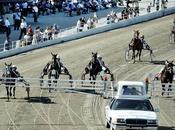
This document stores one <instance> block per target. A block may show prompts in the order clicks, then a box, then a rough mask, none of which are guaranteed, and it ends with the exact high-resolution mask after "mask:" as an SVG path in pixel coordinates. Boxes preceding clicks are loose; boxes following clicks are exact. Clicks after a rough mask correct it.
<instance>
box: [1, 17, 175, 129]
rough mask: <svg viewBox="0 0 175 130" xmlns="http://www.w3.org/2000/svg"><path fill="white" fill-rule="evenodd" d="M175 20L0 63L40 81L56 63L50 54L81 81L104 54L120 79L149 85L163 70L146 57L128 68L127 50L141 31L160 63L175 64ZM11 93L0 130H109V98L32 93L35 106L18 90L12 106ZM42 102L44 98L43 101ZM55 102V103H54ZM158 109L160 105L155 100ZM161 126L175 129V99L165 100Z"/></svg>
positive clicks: (52, 48) (110, 34)
mask: <svg viewBox="0 0 175 130" xmlns="http://www.w3.org/2000/svg"><path fill="white" fill-rule="evenodd" d="M174 17H175V15H171V16H167V17H164V18H161V19H157V20H154V21H150V22H146V23H143V24H138V25H135V26H131V27H127V28H123V29H118V30H114V31H110V32H106V33H103V34H99V35H95V36H91V37H87V38H83V39H80V40H76V41H71V42H67V43H64V44H60V45H56V46H52V47H48V48H43V49H40V50H35V51H32V52H28V53H25V54H21V55H18V56H14V57H11V58H7V59H2V60H0V67H1V68H2V67H3V66H4V63H5V62H7V63H10V62H12V63H13V64H15V65H16V66H18V70H19V71H20V72H21V73H22V75H24V76H25V77H39V75H40V72H41V70H42V69H43V67H44V66H45V65H46V63H47V62H48V61H49V60H50V59H51V55H50V52H53V53H58V54H59V55H60V56H61V59H62V61H63V63H64V65H65V66H66V67H67V68H68V69H69V71H70V73H71V74H72V75H73V78H74V79H80V77H81V73H82V71H83V69H84V67H85V66H86V65H87V63H88V61H89V60H90V57H91V52H98V53H99V54H100V55H101V56H102V57H103V59H104V61H105V63H106V64H108V66H109V68H110V69H111V70H112V72H113V73H114V74H115V78H116V79H117V80H143V79H144V77H145V76H146V75H147V74H148V73H156V72H158V71H159V70H160V68H161V67H162V66H161V65H155V64H152V63H150V62H149V55H148V52H144V54H143V57H142V60H143V61H142V62H137V63H135V64H132V63H126V62H125V59H124V51H125V48H126V47H127V45H128V42H129V41H130V39H131V38H132V35H133V30H134V29H139V30H140V32H141V34H144V35H145V39H146V41H147V42H148V43H149V44H150V46H151V47H152V48H153V50H154V55H155V56H156V57H154V60H155V61H162V60H166V59H168V60H170V59H175V57H174V52H175V44H168V35H169V32H170V29H171V25H172V21H173V18H174ZM5 96H6V92H5V89H2V88H1V89H0V97H1V98H0V120H1V121H0V130H6V129H9V130H29V129H30V130H49V129H50V130H104V129H105V128H104V106H105V104H106V102H107V100H106V99H103V98H101V97H100V96H97V95H93V94H83V93H70V92H53V93H48V92H47V91H45V90H40V89H31V97H32V99H33V100H32V101H31V102H30V103H29V102H27V101H26V100H25V99H24V97H25V96H26V93H25V91H24V88H17V92H16V96H17V99H15V100H11V102H6V99H5V98H4V97H5ZM40 97H42V98H40ZM49 100H51V103H48V101H49ZM152 101H153V103H154V104H155V103H156V101H157V100H155V99H153V100H152ZM158 105H159V106H160V125H161V128H160V129H162V130H172V129H173V128H174V129H175V97H171V98H160V99H159V102H158Z"/></svg>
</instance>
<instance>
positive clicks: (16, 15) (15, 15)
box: [13, 10, 21, 30]
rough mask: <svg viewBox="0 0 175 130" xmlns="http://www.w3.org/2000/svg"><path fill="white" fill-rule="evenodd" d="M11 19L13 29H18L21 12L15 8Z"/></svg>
mask: <svg viewBox="0 0 175 130" xmlns="http://www.w3.org/2000/svg"><path fill="white" fill-rule="evenodd" d="M13 19H14V30H16V29H17V30H19V27H20V22H21V12H20V11H19V10H17V11H16V12H15V13H14V14H13Z"/></svg>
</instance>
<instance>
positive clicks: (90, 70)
mask: <svg viewBox="0 0 175 130" xmlns="http://www.w3.org/2000/svg"><path fill="white" fill-rule="evenodd" d="M102 71H103V68H102V66H101V64H100V62H99V60H98V58H97V52H96V53H94V52H92V59H91V60H90V62H89V64H88V65H87V66H86V67H85V69H84V71H83V74H82V76H81V79H82V80H85V75H87V74H89V80H91V79H92V80H96V77H97V75H98V74H100V72H102ZM104 73H105V74H110V75H111V81H113V80H114V77H113V74H112V73H111V71H110V70H109V68H106V70H105V71H104ZM101 79H102V80H103V78H102V76H101Z"/></svg>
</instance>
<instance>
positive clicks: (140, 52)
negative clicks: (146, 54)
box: [138, 50, 142, 61]
mask: <svg viewBox="0 0 175 130" xmlns="http://www.w3.org/2000/svg"><path fill="white" fill-rule="evenodd" d="M138 52H139V61H141V54H142V50H139V51H138Z"/></svg>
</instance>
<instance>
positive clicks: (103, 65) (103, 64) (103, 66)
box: [97, 55, 107, 71]
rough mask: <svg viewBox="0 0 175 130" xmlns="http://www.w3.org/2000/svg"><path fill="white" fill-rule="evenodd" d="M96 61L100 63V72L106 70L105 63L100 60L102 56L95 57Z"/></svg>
mask: <svg viewBox="0 0 175 130" xmlns="http://www.w3.org/2000/svg"><path fill="white" fill-rule="evenodd" d="M97 59H98V61H99V63H100V66H101V67H102V71H105V70H106V69H107V67H106V65H105V62H104V61H103V59H102V56H100V55H98V56H97Z"/></svg>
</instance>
